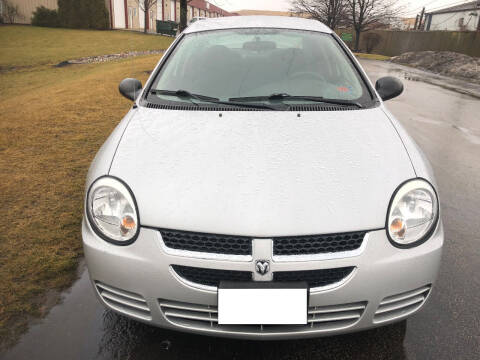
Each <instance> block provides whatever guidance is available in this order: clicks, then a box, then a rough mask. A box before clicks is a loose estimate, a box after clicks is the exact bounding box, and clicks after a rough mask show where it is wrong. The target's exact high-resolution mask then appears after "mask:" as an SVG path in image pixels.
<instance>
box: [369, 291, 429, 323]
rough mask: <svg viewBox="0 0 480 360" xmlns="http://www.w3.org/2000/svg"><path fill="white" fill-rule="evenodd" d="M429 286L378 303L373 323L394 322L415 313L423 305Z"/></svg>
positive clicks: (389, 297)
mask: <svg viewBox="0 0 480 360" xmlns="http://www.w3.org/2000/svg"><path fill="white" fill-rule="evenodd" d="M430 289H431V285H425V286H423V287H421V288H419V289H415V290H411V291H407V292H404V293H401V294H397V295H392V296H388V297H386V298H385V299H383V300H382V301H381V302H380V305H379V306H378V309H377V311H376V312H375V315H374V317H373V322H374V323H382V322H385V321H391V320H396V319H399V318H401V317H404V316H407V315H410V314H411V313H413V312H415V311H417V310H418V309H419V308H420V307H422V305H423V304H424V303H425V300H426V299H427V297H428V294H429V293H430Z"/></svg>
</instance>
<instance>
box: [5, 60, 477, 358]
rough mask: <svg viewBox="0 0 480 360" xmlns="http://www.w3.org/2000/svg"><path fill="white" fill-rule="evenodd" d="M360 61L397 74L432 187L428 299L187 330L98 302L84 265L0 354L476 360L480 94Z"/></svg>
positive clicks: (376, 73) (393, 105) (399, 102)
mask: <svg viewBox="0 0 480 360" xmlns="http://www.w3.org/2000/svg"><path fill="white" fill-rule="evenodd" d="M362 64H363V66H364V67H365V69H366V71H367V73H368V75H369V76H370V78H371V79H372V81H375V80H376V79H377V78H379V77H381V76H385V75H393V76H397V77H399V78H401V79H402V81H403V82H404V85H405V92H404V94H402V95H401V96H400V97H399V98H397V99H394V100H391V101H389V102H388V103H387V106H388V108H389V109H390V110H391V111H392V112H393V114H394V115H395V116H396V117H397V118H398V119H399V120H400V121H401V122H402V123H403V125H404V126H405V127H406V129H407V130H408V132H409V133H410V134H411V135H412V136H413V138H414V139H415V140H416V142H417V143H418V144H419V145H420V146H421V147H422V149H423V150H424V151H425V153H426V154H427V156H428V158H429V159H430V161H431V163H432V166H433V168H434V170H435V174H436V178H437V182H438V186H439V194H440V200H441V205H442V217H443V221H444V225H445V240H446V241H445V247H444V255H443V261H442V266H441V269H440V274H439V278H438V282H437V284H436V287H435V289H434V291H433V293H432V296H431V297H430V300H429V302H428V304H427V305H426V306H425V307H424V308H423V309H422V310H421V311H420V312H419V313H417V314H415V315H414V316H413V317H411V318H410V319H409V320H408V322H407V323H405V322H402V323H399V324H395V325H391V326H388V327H383V328H378V329H374V330H370V331H365V332H361V333H354V334H348V335H342V336H335V337H326V338H318V339H310V340H296V341H280V342H255V341H238V340H226V339H217V338H211V337H204V336H198V335H188V334H182V333H176V332H170V331H165V330H161V329H157V328H153V327H150V326H147V325H143V324H140V323H137V322H135V321H132V320H129V319H126V318H124V317H122V316H118V315H116V314H114V313H112V312H110V311H107V310H105V309H104V308H103V307H102V305H100V303H99V302H98V301H97V299H96V298H95V296H94V293H93V289H92V287H91V285H90V283H89V281H88V274H87V272H86V270H84V271H83V272H82V275H81V277H80V279H79V280H78V281H77V282H76V283H75V284H74V285H73V287H72V288H71V289H70V290H69V291H67V292H66V293H65V294H64V295H63V301H62V303H61V304H60V305H57V306H55V307H54V308H53V309H52V310H51V311H50V313H49V314H48V315H47V317H46V318H45V319H42V320H40V321H38V322H37V323H35V324H32V326H30V329H29V330H28V332H27V333H26V334H25V335H23V337H22V338H21V339H20V341H19V342H18V343H17V345H16V346H14V347H13V348H11V349H10V350H8V351H7V352H5V353H3V354H0V359H5V360H6V359H39V360H40V359H480V274H479V271H480V99H478V98H474V97H472V96H469V95H465V94H461V93H458V92H454V91H451V90H449V89H448V88H452V87H456V86H457V85H458V84H457V83H456V82H454V81H445V80H444V79H438V77H435V76H433V75H430V74H428V73H423V72H421V71H418V70H411V69H408V68H405V67H402V66H398V65H394V64H390V63H386V62H378V61H368V60H363V61H362ZM432 82H434V83H435V84H437V85H432V84H430V83H432ZM438 85H441V86H438ZM443 85H444V86H443ZM465 85H466V84H465ZM458 86H461V84H460V85H458ZM466 86H467V87H469V88H470V89H472V88H473V90H478V91H479V94H480V87H479V88H475V87H474V86H473V87H472V86H469V85H466Z"/></svg>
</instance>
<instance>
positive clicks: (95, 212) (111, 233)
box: [86, 176, 139, 245]
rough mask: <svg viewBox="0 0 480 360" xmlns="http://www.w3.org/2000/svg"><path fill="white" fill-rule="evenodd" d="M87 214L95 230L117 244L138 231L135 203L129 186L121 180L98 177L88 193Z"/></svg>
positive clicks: (124, 242)
mask: <svg viewBox="0 0 480 360" xmlns="http://www.w3.org/2000/svg"><path fill="white" fill-rule="evenodd" d="M86 206H87V216H88V220H89V221H90V224H91V225H92V227H93V229H94V230H95V232H96V233H97V234H98V235H99V236H100V237H102V238H103V239H104V240H107V241H109V242H112V243H114V244H117V245H128V244H130V243H132V242H133V241H135V239H136V237H137V235H138V231H139V221H138V211H137V205H136V203H135V200H134V198H133V194H132V193H131V191H130V189H129V188H128V187H127V186H126V185H125V184H124V183H123V182H122V181H120V180H118V179H116V178H113V177H109V176H105V177H101V178H99V179H97V180H96V181H95V182H94V183H93V184H92V186H90V189H89V190H88V194H87V204H86Z"/></svg>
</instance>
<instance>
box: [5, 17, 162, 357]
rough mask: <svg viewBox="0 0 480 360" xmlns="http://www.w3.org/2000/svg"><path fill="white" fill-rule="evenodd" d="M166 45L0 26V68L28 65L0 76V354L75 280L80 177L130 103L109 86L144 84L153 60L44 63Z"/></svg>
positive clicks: (113, 35)
mask: <svg viewBox="0 0 480 360" xmlns="http://www.w3.org/2000/svg"><path fill="white" fill-rule="evenodd" d="M6 34H13V35H14V36H15V39H16V40H15V41H13V40H12V39H11V38H8V36H7V35H6ZM5 38H8V39H7V41H6V43H7V48H8V49H9V51H8V54H5V51H4V45H5V42H4V40H5ZM33 39H36V40H33ZM122 39H123V41H122ZM132 39H133V40H132ZM37 41H38V43H37ZM59 41H60V43H57V42H59ZM170 41H171V38H163V37H159V36H152V35H142V34H136V33H127V32H112V31H77V30H62V29H46V28H34V27H28V26H2V27H0V46H1V53H0V57H1V61H2V64H3V65H4V66H7V67H9V68H11V67H12V66H18V64H24V65H29V67H26V68H25V67H20V68H17V69H16V70H8V71H3V72H0V114H1V115H0V202H1V206H0V218H1V219H2V221H3V223H4V224H5V226H4V228H3V231H1V232H0V279H1V280H0V348H2V347H4V346H5V345H7V344H9V343H12V342H13V341H14V340H15V339H16V338H17V337H18V335H19V334H21V333H22V332H23V331H24V330H25V329H26V326H27V324H28V321H29V320H30V319H31V318H32V317H38V316H41V315H42V314H44V312H45V309H46V308H45V306H44V304H45V300H46V298H47V297H46V295H47V294H48V293H49V292H50V293H51V291H50V290H61V289H64V288H66V287H68V286H69V285H70V284H71V283H72V281H73V280H74V279H75V276H76V272H75V269H76V267H77V264H78V261H79V260H80V259H81V256H82V246H81V234H80V224H81V218H82V207H83V191H84V183H85V177H86V173H87V170H88V167H89V165H90V162H91V161H92V159H93V157H94V156H95V153H96V152H97V150H98V149H99V147H100V146H101V144H102V143H103V142H104V141H105V139H106V138H107V136H108V135H109V134H110V132H111V131H112V130H113V128H114V127H115V126H116V124H117V123H118V122H119V121H120V119H121V118H122V117H123V115H124V114H125V113H126V112H127V111H128V109H129V107H130V106H131V102H130V101H128V100H127V99H125V98H123V97H121V95H120V94H119V93H118V84H119V82H120V81H121V80H122V79H123V78H126V77H136V78H138V79H140V80H141V81H142V82H144V81H145V80H146V78H147V76H148V74H147V73H148V71H150V70H152V69H153V67H154V66H155V64H156V63H157V62H158V60H159V59H160V55H150V56H141V57H135V58H133V57H132V58H128V59H123V60H119V61H113V62H109V63H100V64H88V65H71V66H68V67H63V68H56V67H53V66H50V65H45V64H48V63H56V62H58V61H61V60H64V59H67V58H75V57H82V56H88V55H94V54H96V55H98V54H107V53H114V52H118V51H123V50H144V49H149V48H150V49H152V48H155V49H162V47H163V48H165V47H166V46H168V44H169V43H170ZM20 44H24V45H20ZM25 44H33V45H34V46H32V47H30V48H28V49H27V48H24V47H23V46H26V45H25ZM135 44H137V45H138V47H135ZM154 45H155V46H154Z"/></svg>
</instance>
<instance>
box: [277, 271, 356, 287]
mask: <svg viewBox="0 0 480 360" xmlns="http://www.w3.org/2000/svg"><path fill="white" fill-rule="evenodd" d="M354 269H355V267H353V266H349V267H342V268H334V269H321V270H304V271H280V272H275V273H273V281H279V282H292V281H306V282H307V283H308V287H309V288H316V287H322V286H328V285H332V284H335V283H338V282H340V281H342V280H343V279H345V278H346V277H347V276H349V275H350V274H351V273H352V272H353V270H354Z"/></svg>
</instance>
